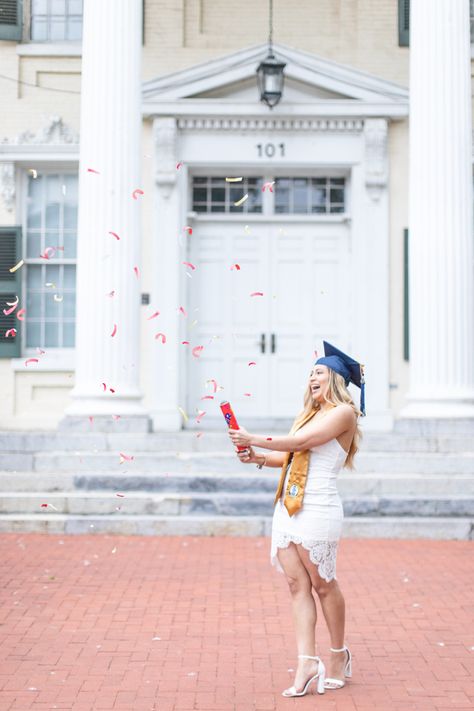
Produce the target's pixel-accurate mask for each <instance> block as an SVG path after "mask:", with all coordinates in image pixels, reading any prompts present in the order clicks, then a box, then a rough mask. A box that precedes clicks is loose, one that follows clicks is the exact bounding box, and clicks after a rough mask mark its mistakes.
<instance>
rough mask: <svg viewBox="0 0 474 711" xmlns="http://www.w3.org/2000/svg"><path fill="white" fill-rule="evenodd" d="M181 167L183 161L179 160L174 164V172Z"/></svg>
mask: <svg viewBox="0 0 474 711" xmlns="http://www.w3.org/2000/svg"><path fill="white" fill-rule="evenodd" d="M183 165H184V163H183V161H181V160H180V161H178V162H177V163H176V170H179V169H180V168H181V167H182V166H183Z"/></svg>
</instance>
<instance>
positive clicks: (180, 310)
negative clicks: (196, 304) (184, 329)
mask: <svg viewBox="0 0 474 711" xmlns="http://www.w3.org/2000/svg"><path fill="white" fill-rule="evenodd" d="M178 313H180V314H183V316H187V315H188V314H187V313H186V311H185V309H184V307H183V306H180V307H179V309H178Z"/></svg>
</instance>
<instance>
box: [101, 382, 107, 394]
mask: <svg viewBox="0 0 474 711" xmlns="http://www.w3.org/2000/svg"><path fill="white" fill-rule="evenodd" d="M102 389H103V391H104V393H105V391H106V390H107V385H106V384H105V383H102Z"/></svg>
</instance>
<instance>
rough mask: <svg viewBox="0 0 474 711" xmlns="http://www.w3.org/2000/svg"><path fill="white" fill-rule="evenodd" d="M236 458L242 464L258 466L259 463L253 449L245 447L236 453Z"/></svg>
mask: <svg viewBox="0 0 474 711" xmlns="http://www.w3.org/2000/svg"><path fill="white" fill-rule="evenodd" d="M237 456H238V458H239V459H240V461H241V462H242V463H243V464H258V462H259V459H258V455H257V454H255V451H254V449H253V447H246V448H245V449H243V450H242V451H241V452H237Z"/></svg>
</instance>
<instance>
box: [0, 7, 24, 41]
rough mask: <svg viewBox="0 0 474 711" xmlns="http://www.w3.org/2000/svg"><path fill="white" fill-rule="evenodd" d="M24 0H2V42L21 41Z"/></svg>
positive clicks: (0, 23)
mask: <svg viewBox="0 0 474 711" xmlns="http://www.w3.org/2000/svg"><path fill="white" fill-rule="evenodd" d="M22 19H23V0H0V40H21V33H22Z"/></svg>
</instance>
